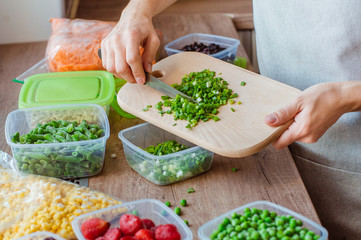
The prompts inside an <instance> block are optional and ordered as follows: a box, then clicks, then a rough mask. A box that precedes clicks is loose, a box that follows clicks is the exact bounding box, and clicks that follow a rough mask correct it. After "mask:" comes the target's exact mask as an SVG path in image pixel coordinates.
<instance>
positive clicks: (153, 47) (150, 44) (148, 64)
mask: <svg viewBox="0 0 361 240" xmlns="http://www.w3.org/2000/svg"><path fill="white" fill-rule="evenodd" d="M159 45H160V41H159V38H158V36H157V34H154V35H152V36H151V37H150V38H148V40H147V43H146V45H145V47H144V54H143V56H142V59H143V66H144V69H145V70H146V71H147V72H149V73H150V72H152V63H153V61H154V59H155V55H156V54H157V51H158V48H159Z"/></svg>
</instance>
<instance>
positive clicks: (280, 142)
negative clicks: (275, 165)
mask: <svg viewBox="0 0 361 240" xmlns="http://www.w3.org/2000/svg"><path fill="white" fill-rule="evenodd" d="M294 128H295V123H292V124H291V125H290V126H289V128H288V129H287V130H286V131H284V132H283V133H282V135H281V136H280V137H279V138H278V139H276V140H275V141H274V142H273V143H272V145H273V146H274V148H276V149H282V148H284V147H287V146H288V145H290V144H291V143H293V142H295V141H296V140H297V139H296V134H295V131H294Z"/></svg>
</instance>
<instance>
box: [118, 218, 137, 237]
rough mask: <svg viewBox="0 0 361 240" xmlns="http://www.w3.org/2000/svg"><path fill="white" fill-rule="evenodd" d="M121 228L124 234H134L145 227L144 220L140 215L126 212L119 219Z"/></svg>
mask: <svg viewBox="0 0 361 240" xmlns="http://www.w3.org/2000/svg"><path fill="white" fill-rule="evenodd" d="M119 225H120V229H121V230H122V232H123V234H124V235H132V236H134V234H135V233H136V232H137V231H138V230H140V229H142V228H143V222H142V220H140V218H139V217H137V216H135V215H132V214H124V215H123V216H121V217H120V220H119Z"/></svg>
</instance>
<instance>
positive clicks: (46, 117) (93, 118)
mask: <svg viewBox="0 0 361 240" xmlns="http://www.w3.org/2000/svg"><path fill="white" fill-rule="evenodd" d="M109 132H110V130H109V121H108V117H107V115H106V113H105V111H104V109H103V108H102V107H101V106H99V105H97V104H70V105H55V106H43V107H35V108H24V109H19V110H15V111H13V112H11V113H9V115H8V116H7V119H6V123H5V137H6V141H7V143H8V144H9V145H10V147H11V151H12V153H13V156H14V158H15V161H14V162H13V163H12V165H13V167H14V168H15V169H16V170H17V171H19V172H24V173H32V174H38V175H44V176H49V177H57V178H63V179H72V178H79V177H89V176H93V175H96V174H98V173H99V172H100V171H101V169H102V167H103V162H104V154H105V145H106V141H107V139H108V138H109Z"/></svg>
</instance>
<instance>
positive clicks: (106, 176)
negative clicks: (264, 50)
mask: <svg viewBox="0 0 361 240" xmlns="http://www.w3.org/2000/svg"><path fill="white" fill-rule="evenodd" d="M210 18H211V17H210ZM181 19H184V18H181ZM193 20H194V19H192V18H189V19H188V22H182V23H172V24H179V28H181V29H191V28H195V27H194V24H193V23H194V21H193ZM229 23H232V22H228V21H227V22H225V23H224V24H225V26H222V24H221V23H218V22H217V23H214V24H212V23H209V22H203V21H200V22H197V26H199V28H200V29H208V28H209V26H210V25H212V26H218V27H217V28H212V29H210V30H209V31H208V32H209V33H217V32H223V31H224V28H227V29H230V28H231V27H232V25H231V26H228V25H227V24H229ZM172 24H170V23H169V24H166V23H164V24H163V25H164V26H167V25H172ZM190 25H191V26H190ZM161 29H162V31H163V33H164V35H165V37H167V38H173V37H174V36H173V35H172V34H176V33H175V31H176V30H175V29H167V28H161ZM185 33H186V31H185ZM45 47H46V42H41V43H25V44H12V45H0V56H1V58H0V101H1V105H0V125H1V126H2V127H1V128H0V134H1V135H0V136H1V138H0V149H1V150H2V151H5V152H7V153H10V154H11V151H10V147H9V146H8V145H7V144H6V141H5V135H4V126H5V119H6V116H7V115H8V114H9V112H11V111H12V110H15V109H17V103H18V94H19V92H20V88H21V84H18V83H14V82H12V81H11V80H12V79H13V78H15V77H16V76H18V75H20V74H21V73H23V72H24V71H25V70H27V69H28V68H29V67H31V66H32V65H33V64H35V63H36V62H38V61H39V60H41V59H42V58H43V57H44V53H45ZM109 122H110V128H111V134H110V138H109V139H108V141H107V148H106V153H105V164H104V167H103V170H102V172H101V173H100V174H99V175H97V176H94V177H91V178H90V179H89V187H90V188H92V189H94V190H98V191H101V192H104V193H106V194H109V195H112V196H114V197H117V198H119V199H122V200H124V201H133V200H137V199H141V198H154V199H158V200H161V201H171V202H172V204H173V208H174V206H180V204H179V201H180V200H181V199H182V198H185V199H187V201H188V203H189V205H188V206H187V207H182V210H183V211H182V215H181V218H183V219H186V220H188V221H189V223H190V229H191V230H192V232H193V237H194V239H198V237H197V230H198V228H199V227H200V226H201V225H202V224H203V223H205V222H206V221H209V220H211V219H212V218H214V217H216V216H218V215H219V214H222V213H225V212H227V211H229V210H231V209H233V208H236V207H238V206H241V205H243V204H246V203H249V202H251V201H256V200H269V201H272V202H275V203H278V204H280V205H282V206H284V207H287V208H289V209H291V210H294V211H296V212H298V213H300V214H302V215H304V216H306V217H308V218H310V219H312V220H313V221H315V222H318V223H319V222H320V221H319V219H318V216H317V213H316V211H315V209H314V207H313V205H312V202H311V200H310V198H309V196H308V193H307V191H306V189H305V187H304V185H303V182H302V179H301V177H300V175H299V173H298V171H297V169H296V166H295V164H294V162H293V160H292V157H291V156H290V153H289V151H288V150H287V149H283V150H280V151H276V150H274V149H273V148H272V147H271V146H268V147H266V148H265V149H263V150H262V151H260V152H258V153H257V154H254V155H252V156H248V157H244V158H236V159H233V158H226V157H221V156H220V155H215V157H214V161H213V165H212V167H211V169H210V170H209V171H208V172H207V173H204V174H202V175H199V176H197V177H194V178H191V179H189V180H186V181H183V182H179V183H175V184H172V185H167V186H158V185H155V184H153V183H151V182H149V181H147V180H146V179H144V178H143V177H141V176H140V175H139V174H137V173H136V172H135V171H133V170H132V169H131V168H130V167H129V165H128V164H127V162H126V159H125V156H124V152H123V147H122V143H121V141H120V140H119V139H118V133H119V131H120V130H122V129H125V128H128V127H131V126H134V125H137V124H140V123H143V122H144V121H143V120H140V119H126V118H122V117H120V116H119V115H118V114H117V113H116V112H115V111H114V110H113V109H111V110H110V113H109ZM113 153H115V154H116V158H111V154H113ZM233 167H234V168H237V169H238V171H236V172H233V171H232V170H231V169H232V168H233ZM189 187H193V188H194V189H195V191H196V192H195V193H192V194H188V193H187V189H188V188H189Z"/></svg>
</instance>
